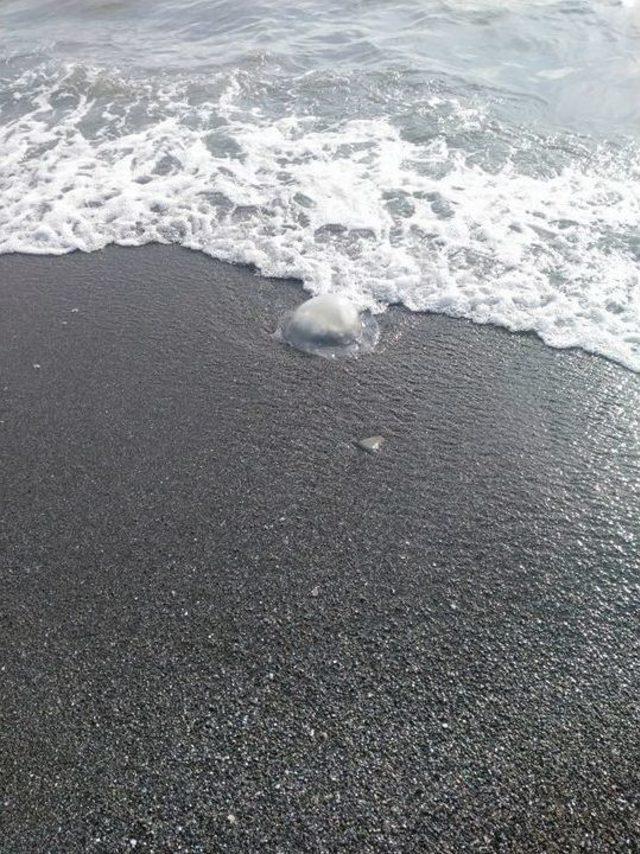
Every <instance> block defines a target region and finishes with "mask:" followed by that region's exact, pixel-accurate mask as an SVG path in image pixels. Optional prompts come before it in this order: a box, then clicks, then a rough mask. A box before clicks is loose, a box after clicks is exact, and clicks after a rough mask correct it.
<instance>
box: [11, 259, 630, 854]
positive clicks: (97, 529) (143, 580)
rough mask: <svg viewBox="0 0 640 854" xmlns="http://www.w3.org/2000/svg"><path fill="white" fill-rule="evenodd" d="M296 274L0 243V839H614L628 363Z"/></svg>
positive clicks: (141, 844)
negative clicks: (348, 304) (337, 329)
mask: <svg viewBox="0 0 640 854" xmlns="http://www.w3.org/2000/svg"><path fill="white" fill-rule="evenodd" d="M301 297H302V293H301V291H300V289H299V287H297V286H296V285H295V284H294V283H286V282H281V281H280V282H272V281H266V280H262V279H258V278H255V277H253V275H252V274H251V273H250V272H249V271H247V270H245V269H236V268H231V267H228V266H225V265H223V264H219V263H216V262H214V261H212V260H211V259H209V258H206V257H204V256H201V255H197V254H193V253H189V252H187V251H186V250H179V249H176V248H166V247H165V248H163V247H147V248H144V249H139V250H126V249H109V250H107V251H105V252H101V253H97V254H93V255H90V256H83V255H73V256H67V257H63V258H56V259H52V258H38V257H17V256H14V257H8V256H5V257H2V258H0V367H1V371H2V380H1V385H0V387H1V388H2V397H1V401H2V413H1V414H0V420H1V421H2V424H0V430H1V432H0V441H1V443H2V553H1V563H0V583H1V588H0V590H1V597H0V638H1V643H0V649H1V657H2V660H1V662H0V666H1V672H0V676H1V682H0V710H1V715H2V720H1V725H2V736H1V738H2V745H1V750H0V780H1V785H2V801H1V802H0V803H1V804H2V813H1V815H0V822H1V827H2V835H1V839H2V847H1V850H2V852H3V854H4V852H12V854H13V852H17V854H25V852H64V854H70V852H81V851H82V852H84V851H90V852H93V851H96V852H97V851H100V852H124V851H131V850H132V849H134V848H135V850H136V851H156V852H179V851H183V852H185V851H188V852H218V851H233V852H245V851H246V852H271V851H273V852H312V851H338V850H339V851H354V852H366V851H380V852H385V851H401V852H438V854H440V852H466V851H505V852H511V851H515V852H520V851H526V852H529V851H530V852H573V851H582V850H586V851H599V852H605V851H606V852H609V851H615V852H618V851H638V850H639V842H638V840H639V839H640V824H639V815H640V803H639V799H640V714H639V706H638V699H639V694H640V646H639V605H640V594H639V582H640V569H639V556H638V555H639V552H638V543H639V538H640V521H639V520H640V455H639V448H640V378H639V377H638V376H634V375H633V374H631V373H629V372H627V371H625V370H624V369H622V368H619V367H617V366H615V365H612V364H609V363H607V362H606V361H604V360H602V359H598V358H594V357H591V356H588V355H585V354H583V353H579V352H558V351H554V350H551V349H548V348H546V347H545V346H544V345H542V344H541V343H540V342H539V341H538V340H537V339H535V338H533V337H531V336H522V335H511V334H509V333H506V332H503V331H501V330H497V329H492V328H481V327H476V326H472V325H470V324H468V323H466V322H464V321H456V320H451V319H447V318H444V317H429V316H416V315H413V316H412V315H410V314H408V313H406V312H402V311H399V310H393V311H390V312H388V313H387V314H386V315H385V316H384V317H383V318H382V320H381V325H382V339H381V343H380V345H379V347H378V349H377V350H376V352H375V353H374V354H373V355H371V356H368V357H366V358H363V359H361V360H359V361H351V362H340V363H331V362H328V361H326V360H322V359H316V358H313V357H309V356H304V355H302V354H300V353H297V352H295V351H293V350H291V349H288V348H286V347H285V346H283V345H281V344H278V343H277V342H275V341H274V340H273V339H272V337H271V333H272V331H273V330H274V329H275V328H276V326H277V322H278V319H279V315H280V313H281V312H283V311H285V310H289V309H291V308H292V307H293V306H294V305H295V304H296V303H297V302H298V301H299V300H300V299H301ZM35 365H39V366H40V367H35ZM376 434H382V435H384V436H385V437H386V442H385V444H384V446H383V448H382V450H381V451H380V452H379V453H378V454H375V455H372V454H367V453H365V452H363V451H362V450H360V449H359V448H357V447H356V446H355V444H354V441H355V440H357V439H360V438H363V437H367V436H373V435H376Z"/></svg>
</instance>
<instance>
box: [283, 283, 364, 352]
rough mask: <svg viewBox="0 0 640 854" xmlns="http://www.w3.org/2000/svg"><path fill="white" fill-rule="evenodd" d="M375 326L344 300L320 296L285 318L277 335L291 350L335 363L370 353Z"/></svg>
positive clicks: (335, 296) (336, 297) (342, 298)
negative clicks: (335, 361)
mask: <svg viewBox="0 0 640 854" xmlns="http://www.w3.org/2000/svg"><path fill="white" fill-rule="evenodd" d="M378 334H379V333H378V324H377V323H376V321H375V320H374V318H373V317H372V316H371V315H370V314H369V313H368V312H361V311H360V310H359V309H358V307H357V306H356V305H355V304H354V303H353V302H352V301H351V300H350V299H348V298H347V297H343V296H338V295H337V294H322V295H321V296H317V297H312V298H311V299H309V300H307V301H306V302H303V303H302V305H299V306H298V308H297V309H296V310H295V311H293V312H291V313H289V314H287V315H286V317H285V318H284V319H283V321H282V323H281V324H280V327H279V329H278V331H277V333H276V335H277V337H278V338H279V339H280V340H281V341H284V342H285V343H287V344H290V345H291V346H292V347H296V348H297V349H299V350H304V351H305V352H307V353H314V354H315V355H317V356H324V357H325V358H329V359H335V358H339V357H341V356H356V355H358V354H359V353H363V352H368V351H370V350H372V349H373V348H374V347H375V345H376V342H377V340H378Z"/></svg>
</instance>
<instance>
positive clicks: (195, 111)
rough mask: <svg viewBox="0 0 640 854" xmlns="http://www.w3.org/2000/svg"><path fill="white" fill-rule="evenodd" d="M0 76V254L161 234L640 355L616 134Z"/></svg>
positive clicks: (358, 299)
mask: <svg viewBox="0 0 640 854" xmlns="http://www.w3.org/2000/svg"><path fill="white" fill-rule="evenodd" d="M4 84H5V94H6V97H5V99H4V101H3V106H2V112H1V113H0V122H1V124H0V252H31V253H48V254H60V253H65V252H70V251H72V250H76V249H79V250H82V251H93V250H96V249H100V248H102V247H104V246H106V245H107V244H110V243H117V244H120V245H125V246H132V245H140V244H144V243H148V242H151V241H158V242H161V243H179V244H181V245H183V246H186V247H190V248H192V249H197V250H201V251H203V252H206V253H208V254H210V255H212V256H214V257H216V258H220V259H222V260H226V261H231V262H238V263H246V264H252V265H255V266H256V267H257V269H258V270H260V271H261V272H262V273H264V274H267V275H270V276H280V277H285V276H286V277H297V278H300V279H301V280H302V282H303V283H304V286H305V288H307V289H308V290H309V291H310V292H311V293H312V294H322V293H328V292H332V293H341V294H344V295H345V296H347V297H348V298H349V299H350V300H352V301H353V302H354V303H355V304H356V305H357V306H358V307H359V308H360V309H368V310H370V311H372V312H374V313H375V312H379V311H382V310H384V308H385V307H386V306H387V305H389V304H392V303H402V304H404V305H405V306H407V307H408V308H409V309H412V310H415V311H434V312H444V313H446V314H450V315H453V316H459V317H466V318H469V319H471V320H473V321H476V322H478V323H493V324H498V325H500V326H504V327H506V328H508V329H511V330H518V331H520V330H529V331H533V332H535V333H537V334H538V335H539V336H540V337H541V338H542V339H543V340H544V341H545V342H546V343H547V344H549V345H551V346H554V347H580V348H583V349H584V350H587V351H590V352H593V353H599V354H601V355H604V356H606V357H608V358H610V359H613V360H616V361H618V362H620V363H621V364H624V365H626V366H627V367H628V368H631V369H632V370H635V371H639V370H640V286H639V265H638V261H639V258H640V241H639V239H638V223H639V222H640V156H639V154H638V150H637V147H635V146H634V145H633V144H632V143H630V142H629V143H627V144H622V143H620V144H619V145H618V146H617V147H614V146H611V147H605V146H602V145H601V146H597V145H593V146H589V145H588V144H587V143H585V142H584V141H583V140H581V139H577V138H574V137H571V136H570V135H566V134H565V135H561V134H552V133H548V134H546V135H543V134H541V133H538V134H534V133H533V132H531V131H527V132H525V131H523V130H522V129H519V128H515V127H511V128H509V127H497V126H496V125H495V122H492V121H490V120H488V119H487V118H486V117H484V116H483V114H482V113H481V112H480V111H475V110H473V109H469V108H468V107H467V106H463V105H460V104H459V103H457V102H456V100H455V99H452V98H446V97H442V96H433V97H432V98H430V99H429V100H428V101H425V102H424V103H422V104H421V106H420V110H422V113H423V116H424V117H425V121H428V122H430V124H429V127H430V128H431V132H430V133H423V134H421V135H415V134H413V135H412V134H411V133H410V131H409V130H408V127H407V125H406V123H405V124H404V125H403V124H402V122H400V121H399V120H398V118H397V116H392V115H384V114H380V115H375V116H370V117H367V118H346V119H344V120H341V121H328V120H327V119H325V118H323V117H322V116H321V115H319V114H316V113H313V112H311V111H307V113H306V114H305V115H295V114H291V113H288V114H286V115H281V116H275V117H274V116H272V115H271V116H267V115H266V114H264V113H263V112H262V111H261V110H260V109H259V108H258V107H255V106H250V105H249V104H248V99H247V93H246V89H247V85H248V84H246V85H245V81H243V79H242V76H241V75H238V74H228V75H226V76H223V75H219V76H218V77H217V78H216V80H215V82H214V83H213V84H212V85H211V86H210V87H209V88H208V89H207V92H206V97H204V96H203V95H202V93H199V94H198V95H197V97H196V96H195V95H194V91H193V89H192V88H190V87H189V85H188V84H178V83H173V84H170V85H169V84H166V86H165V87H164V88H163V86H162V85H160V84H156V85H154V86H152V85H151V84H145V83H142V82H140V81H130V80H126V79H124V78H121V77H118V76H117V75H115V74H107V73H106V72H104V71H101V70H99V69H92V68H87V67H83V66H78V65H65V66H56V67H55V68H54V67H52V65H51V64H47V65H46V66H43V67H41V68H38V69H35V70H34V69H32V70H30V71H29V72H27V73H25V74H23V75H22V76H18V77H16V78H15V79H11V80H5V81H4ZM6 87H8V89H7V88H6ZM461 138H463V139H464V144H462V143H461V142H460V139H461ZM474 141H477V148H476V149H474V145H473V144H474ZM540 151H544V152H545V153H546V154H548V155H549V156H547V157H546V158H544V159H542V158H540V157H539V152H540ZM495 152H497V154H495V156H494V153H495ZM489 153H491V157H489Z"/></svg>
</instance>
